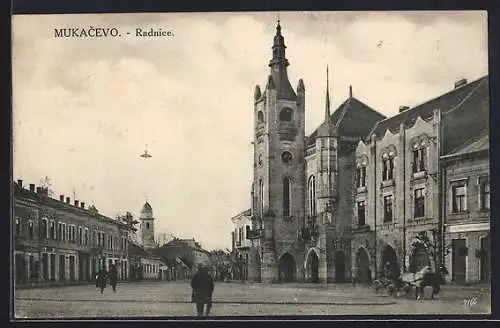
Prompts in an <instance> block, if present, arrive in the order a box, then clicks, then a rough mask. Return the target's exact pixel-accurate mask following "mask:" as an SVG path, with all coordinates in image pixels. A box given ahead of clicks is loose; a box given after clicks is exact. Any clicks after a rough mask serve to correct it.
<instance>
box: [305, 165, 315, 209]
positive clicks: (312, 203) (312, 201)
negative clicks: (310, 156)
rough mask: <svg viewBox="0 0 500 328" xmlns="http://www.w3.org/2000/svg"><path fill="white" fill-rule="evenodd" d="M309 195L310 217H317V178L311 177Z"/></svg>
mask: <svg viewBox="0 0 500 328" xmlns="http://www.w3.org/2000/svg"><path fill="white" fill-rule="evenodd" d="M307 195H308V196H309V215H310V216H315V215H316V178H315V177H314V175H311V177H310V178H309V181H308V183H307Z"/></svg>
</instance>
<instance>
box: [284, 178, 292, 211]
mask: <svg viewBox="0 0 500 328" xmlns="http://www.w3.org/2000/svg"><path fill="white" fill-rule="evenodd" d="M290 189H291V188H290V179H289V178H288V177H284V178H283V216H284V217H288V216H290V198H291V197H290Z"/></svg>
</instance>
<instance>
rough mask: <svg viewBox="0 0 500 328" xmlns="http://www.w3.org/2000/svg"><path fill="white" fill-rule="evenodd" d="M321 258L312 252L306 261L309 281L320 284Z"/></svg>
mask: <svg viewBox="0 0 500 328" xmlns="http://www.w3.org/2000/svg"><path fill="white" fill-rule="evenodd" d="M318 269H319V258H318V255H317V254H316V252H315V251H310V252H309V256H308V257H307V261H306V272H307V281H308V282H312V283H318V282H319V270H318Z"/></svg>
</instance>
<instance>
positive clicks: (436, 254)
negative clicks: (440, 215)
mask: <svg viewBox="0 0 500 328" xmlns="http://www.w3.org/2000/svg"><path fill="white" fill-rule="evenodd" d="M429 234H430V235H431V236H432V238H429ZM418 244H422V245H423V246H424V247H425V248H426V250H427V252H428V253H429V256H430V257H431V259H432V260H433V261H434V264H435V265H436V268H437V267H439V266H440V265H442V266H444V257H445V256H446V255H448V254H449V252H450V247H449V245H447V246H445V245H444V244H443V241H442V238H441V232H440V231H439V229H437V228H435V229H431V230H428V231H422V232H419V233H418V234H417V236H416V237H415V239H414V241H413V243H412V248H415V247H417V246H418ZM441 247H443V256H442V257H441Z"/></svg>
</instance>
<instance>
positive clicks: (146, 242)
mask: <svg viewBox="0 0 500 328" xmlns="http://www.w3.org/2000/svg"><path fill="white" fill-rule="evenodd" d="M139 220H140V221H141V242H142V246H144V247H145V248H153V247H155V246H156V245H155V223H154V221H155V219H154V217H153V208H152V207H151V205H150V204H149V203H148V202H146V203H145V204H144V206H143V207H142V210H141V216H140V217H139Z"/></svg>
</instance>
